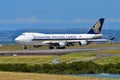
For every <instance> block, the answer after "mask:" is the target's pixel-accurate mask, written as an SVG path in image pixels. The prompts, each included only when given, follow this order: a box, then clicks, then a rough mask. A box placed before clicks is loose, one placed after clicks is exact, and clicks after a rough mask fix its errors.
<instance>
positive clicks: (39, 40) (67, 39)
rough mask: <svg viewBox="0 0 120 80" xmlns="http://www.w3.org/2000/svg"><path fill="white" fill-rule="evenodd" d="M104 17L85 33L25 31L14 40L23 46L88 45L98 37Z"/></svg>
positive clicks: (99, 36)
mask: <svg viewBox="0 0 120 80" xmlns="http://www.w3.org/2000/svg"><path fill="white" fill-rule="evenodd" d="M103 23H104V18H100V19H99V20H98V21H97V22H96V24H95V25H94V26H93V27H92V28H91V29H90V30H89V31H88V32H87V33H86V34H42V33H31V32H26V33H23V34H22V35H20V36H18V37H17V38H16V39H15V41H16V42H17V43H18V44H21V45H23V46H24V49H27V47H26V45H33V46H34V47H40V46H42V45H48V46H49V49H53V48H54V47H56V48H57V49H64V48H65V46H73V45H74V43H79V45H88V44H89V43H90V42H92V41H95V40H97V39H100V38H101V37H102V36H103V35H102V34H101V30H102V26H103Z"/></svg>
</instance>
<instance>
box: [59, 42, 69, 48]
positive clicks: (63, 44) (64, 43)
mask: <svg viewBox="0 0 120 80" xmlns="http://www.w3.org/2000/svg"><path fill="white" fill-rule="evenodd" d="M66 44H67V43H66V42H60V43H59V44H58V46H57V49H64V48H65V46H66Z"/></svg>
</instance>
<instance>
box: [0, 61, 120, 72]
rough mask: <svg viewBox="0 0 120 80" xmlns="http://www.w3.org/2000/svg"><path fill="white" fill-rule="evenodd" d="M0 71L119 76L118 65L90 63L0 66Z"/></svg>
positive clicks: (119, 67)
mask: <svg viewBox="0 0 120 80" xmlns="http://www.w3.org/2000/svg"><path fill="white" fill-rule="evenodd" d="M0 71H11V72H32V73H48V74H50V73H52V74H96V73H112V74H120V63H117V64H106V65H100V64H96V63H94V62H92V61H89V62H83V61H80V62H72V63H69V64H67V63H59V64H43V65H40V64H35V65H29V64H19V63H18V64H0Z"/></svg>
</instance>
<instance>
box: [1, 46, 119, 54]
mask: <svg viewBox="0 0 120 80" xmlns="http://www.w3.org/2000/svg"><path fill="white" fill-rule="evenodd" d="M112 49H113V50H115V49H118V50H120V46H117V47H100V48H77V49H51V50H49V49H47V50H17V51H0V55H63V54H68V53H72V52H88V51H89V52H90V51H100V50H112Z"/></svg>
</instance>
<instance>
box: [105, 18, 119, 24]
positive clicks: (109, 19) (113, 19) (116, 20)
mask: <svg viewBox="0 0 120 80" xmlns="http://www.w3.org/2000/svg"><path fill="white" fill-rule="evenodd" d="M106 22H109V23H111V22H112V23H120V18H108V19H106Z"/></svg>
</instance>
